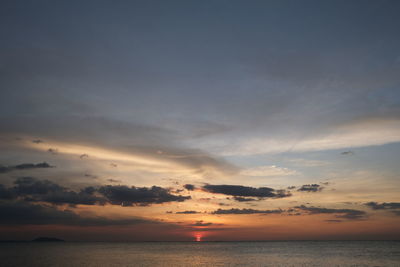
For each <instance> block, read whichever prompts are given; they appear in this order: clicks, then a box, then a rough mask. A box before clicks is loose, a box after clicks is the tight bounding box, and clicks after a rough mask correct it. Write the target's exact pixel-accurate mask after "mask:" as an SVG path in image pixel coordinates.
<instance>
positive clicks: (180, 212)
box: [175, 210, 201, 214]
mask: <svg viewBox="0 0 400 267" xmlns="http://www.w3.org/2000/svg"><path fill="white" fill-rule="evenodd" d="M198 213H201V212H200V211H195V210H185V211H177V212H175V214H198Z"/></svg>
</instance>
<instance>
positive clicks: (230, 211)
mask: <svg viewBox="0 0 400 267" xmlns="http://www.w3.org/2000/svg"><path fill="white" fill-rule="evenodd" d="M283 212H284V211H283V210H281V209H279V210H255V209H226V210H224V209H217V210H216V211H213V212H211V214H280V213H283Z"/></svg>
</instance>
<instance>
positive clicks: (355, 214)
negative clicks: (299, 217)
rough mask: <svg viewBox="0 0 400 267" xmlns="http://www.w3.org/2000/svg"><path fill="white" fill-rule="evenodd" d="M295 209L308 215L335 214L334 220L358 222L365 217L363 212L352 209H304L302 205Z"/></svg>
mask: <svg viewBox="0 0 400 267" xmlns="http://www.w3.org/2000/svg"><path fill="white" fill-rule="evenodd" d="M295 208H296V209H299V210H302V211H306V212H308V213H309V214H311V215H313V214H337V215H335V217H336V218H342V219H348V220H360V219H364V218H365V217H366V215H367V213H366V212H365V211H362V210H354V209H329V208H319V207H306V206H304V205H301V206H297V207H295Z"/></svg>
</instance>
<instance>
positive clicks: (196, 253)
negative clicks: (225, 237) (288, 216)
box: [0, 241, 400, 267]
mask: <svg viewBox="0 0 400 267" xmlns="http://www.w3.org/2000/svg"><path fill="white" fill-rule="evenodd" d="M0 266H2V267H6V266H33V267H35V266H40V267H45V266H60V267H63V266H74V267H75V266H78V267H79V266H151V267H153V266H165V267H179V266H191V267H197V266H274V267H280V266H281V267H289V266H328V267H329V266H352V267H354V266H373V267H376V266H396V267H399V266H400V242H399V241H285V242H281V241H269V242H131V243H115V242H113V243H109V242H95V243H88V242H42V243H41V242H40V243H39V242H38V243H36V242H8V243H0Z"/></svg>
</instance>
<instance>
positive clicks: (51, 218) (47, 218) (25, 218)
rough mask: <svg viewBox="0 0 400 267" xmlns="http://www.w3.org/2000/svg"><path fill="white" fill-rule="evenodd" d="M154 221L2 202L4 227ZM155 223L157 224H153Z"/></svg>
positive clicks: (0, 213)
mask: <svg viewBox="0 0 400 267" xmlns="http://www.w3.org/2000/svg"><path fill="white" fill-rule="evenodd" d="M149 222H152V221H148V220H144V219H141V218H131V219H118V220H113V219H109V218H105V217H90V218H89V217H87V218H85V217H82V216H79V215H78V214H75V213H74V212H72V211H70V210H59V209H57V208H55V207H51V206H44V205H37V204H32V203H27V202H19V201H18V202H0V224H2V225H52V224H61V225H78V226H107V225H132V224H139V223H149ZM153 223H155V222H153Z"/></svg>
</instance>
